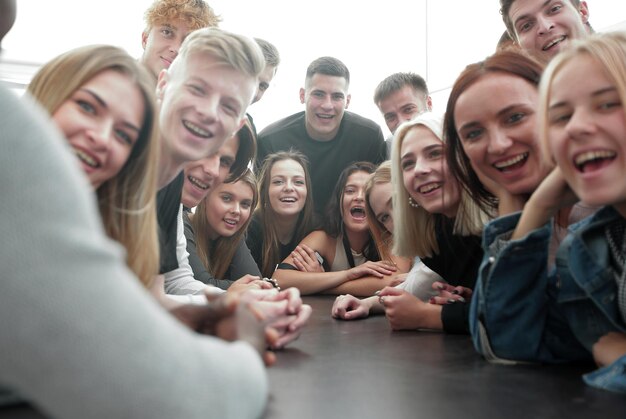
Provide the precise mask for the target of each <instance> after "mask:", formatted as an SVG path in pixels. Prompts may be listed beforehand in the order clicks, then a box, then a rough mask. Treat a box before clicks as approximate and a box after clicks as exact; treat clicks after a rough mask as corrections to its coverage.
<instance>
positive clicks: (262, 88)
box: [259, 83, 270, 92]
mask: <svg viewBox="0 0 626 419" xmlns="http://www.w3.org/2000/svg"><path fill="white" fill-rule="evenodd" d="M268 87H270V85H269V84H267V83H259V91H261V92H264V91H266V90H267V88H268Z"/></svg>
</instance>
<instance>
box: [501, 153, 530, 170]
mask: <svg viewBox="0 0 626 419" xmlns="http://www.w3.org/2000/svg"><path fill="white" fill-rule="evenodd" d="M527 160H528V152H526V153H522V154H518V155H517V156H513V157H511V158H510V159H506V160H502V161H499V162H497V163H494V165H493V167H495V168H496V169H498V170H499V171H501V172H510V171H512V170H515V169H519V168H520V167H522V166H523V165H524V164H526V161H527Z"/></svg>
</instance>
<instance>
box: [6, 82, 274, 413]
mask: <svg viewBox="0 0 626 419" xmlns="http://www.w3.org/2000/svg"><path fill="white" fill-rule="evenodd" d="M33 108H34V105H33V104H31V103H30V102H28V103H24V102H21V101H20V100H18V99H17V98H16V97H15V95H13V94H12V93H11V92H9V91H7V90H6V89H4V88H2V87H1V86H0V130H1V131H0V132H1V133H0V144H1V147H2V151H1V152H0V195H1V196H2V199H0V214H2V218H1V220H0V237H2V244H1V245H0V249H1V250H0V267H1V269H2V278H1V280H0V281H1V283H2V289H1V291H0V319H2V321H1V322H0V385H1V386H2V388H3V390H5V391H6V390H8V391H10V392H11V393H13V394H17V395H19V396H20V398H21V399H22V400H26V401H28V402H30V403H32V404H33V405H34V406H35V407H36V408H37V409H39V410H41V411H42V412H43V413H44V414H46V415H50V416H54V417H62V418H85V417H88V418H96V419H97V418H200V417H202V418H210V417H214V418H252V417H258V416H260V415H261V413H262V411H263V407H264V405H265V403H266V399H267V393H268V386H267V377H266V372H265V370H264V367H263V364H262V361H261V359H260V357H259V356H258V355H257V353H256V352H255V351H254V349H253V348H252V347H251V346H249V345H248V344H246V343H243V342H238V343H227V342H224V341H221V340H219V339H215V338H211V337H205V336H200V335H197V334H195V333H193V332H191V331H190V330H188V329H186V328H185V327H183V326H181V325H180V324H179V323H178V322H177V321H176V320H174V319H173V318H172V317H171V316H170V315H169V314H168V313H166V312H165V311H164V310H163V309H162V308H161V307H160V306H159V305H158V304H157V303H156V302H155V301H154V300H153V299H152V298H151V297H150V296H149V295H148V294H147V292H145V290H144V289H143V288H142V287H141V285H140V284H139V281H138V280H137V279H136V278H135V277H134V276H133V275H132V273H131V272H130V271H129V270H128V269H127V267H126V266H125V263H124V261H123V250H122V248H121V246H119V245H118V244H116V243H113V242H112V241H111V240H109V239H108V238H107V237H106V236H105V234H104V232H103V229H102V227H101V225H100V220H99V216H98V213H97V208H96V205H95V200H94V196H93V194H92V193H91V188H90V185H89V184H88V181H87V179H86V177H85V176H84V175H83V174H82V173H81V170H80V168H79V166H78V164H77V163H76V159H75V158H74V156H72V155H71V153H69V152H68V149H67V146H66V145H65V141H64V140H63V139H62V138H61V136H60V135H59V134H58V132H56V131H55V129H54V128H52V127H51V125H50V123H49V122H48V121H46V118H45V117H44V116H43V114H42V112H41V111H39V110H38V109H34V110H33ZM3 395H6V392H3ZM6 400H8V398H5V401H6Z"/></svg>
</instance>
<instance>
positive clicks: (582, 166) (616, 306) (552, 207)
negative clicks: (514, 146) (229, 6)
mask: <svg viewBox="0 0 626 419" xmlns="http://www.w3.org/2000/svg"><path fill="white" fill-rule="evenodd" d="M625 101H626V36H625V35H624V34H623V33H612V34H611V33H607V34H603V35H596V36H592V37H589V38H587V39H586V40H585V41H582V42H579V43H578V44H575V45H572V47H571V49H570V50H568V51H566V52H563V53H561V54H560V55H558V56H557V57H555V58H554V59H553V60H552V62H551V63H550V64H549V66H548V68H547V69H546V72H545V74H544V76H543V78H542V81H541V89H540V100H539V103H540V107H539V128H540V129H539V133H540V136H541V144H542V146H543V149H544V151H546V155H548V156H549V157H548V158H549V159H550V160H551V161H552V162H555V163H556V165H557V167H556V168H555V169H554V170H553V171H552V172H551V173H550V175H549V176H548V177H547V178H546V179H545V180H544V181H543V182H542V184H541V186H540V187H539V188H537V190H536V191H535V192H534V193H533V195H532V196H531V198H530V199H529V201H528V203H527V205H526V206H525V208H524V211H523V213H522V215H521V218H520V219H519V222H518V224H517V227H516V228H515V230H514V231H513V235H512V238H513V239H516V237H519V239H517V240H516V241H515V242H516V243H517V244H516V246H518V247H519V248H520V250H519V251H518V252H517V253H518V263H526V264H529V265H537V264H540V265H544V266H545V254H546V253H547V251H548V250H547V249H548V247H549V241H550V236H551V230H552V228H553V223H552V219H553V217H554V216H555V215H556V214H557V212H558V211H559V210H561V209H562V208H563V207H567V206H569V205H571V203H572V202H574V201H575V199H576V197H578V198H580V199H581V200H582V201H583V202H585V203H586V204H589V205H596V206H602V205H604V206H605V207H604V208H602V209H600V210H599V211H597V212H596V213H595V214H593V215H592V216H590V217H588V218H586V219H585V220H583V221H581V222H580V223H578V224H576V225H574V226H571V227H570V233H569V234H568V235H567V236H566V237H565V238H564V240H563V241H562V243H561V244H560V246H559V249H558V252H557V256H556V264H555V265H556V269H553V270H551V271H550V272H548V273H544V274H543V275H537V276H525V277H520V276H517V275H516V276H513V277H508V278H497V277H494V278H489V280H486V281H484V282H483V283H482V289H480V291H479V292H478V293H477V295H476V297H477V299H476V300H475V301H474V306H475V307H473V309H474V310H475V311H476V313H475V318H474V322H473V326H474V330H473V337H474V341H475V344H476V346H477V349H478V350H479V351H480V352H481V353H483V355H485V356H486V357H488V358H494V357H496V358H497V357H502V358H507V359H513V360H524V361H541V362H564V361H573V360H590V359H591V358H592V357H593V359H594V360H595V362H596V364H597V365H598V366H599V367H600V369H599V370H597V371H595V372H592V373H590V374H587V375H585V376H584V379H585V381H586V382H587V383H588V384H590V385H592V386H595V387H599V388H603V389H607V390H611V391H618V392H622V393H626V373H625V371H626V369H625V366H626V281H625V278H626V263H625V261H626V235H625V233H624V232H625V231H626V221H625V219H626V181H625V180H624V179H625V178H626V163H625V162H626V112H625V111H624V106H623V104H624V103H625ZM572 192H573V193H572ZM574 194H575V195H576V196H574ZM511 241H514V240H511ZM495 263H497V264H499V265H503V266H502V268H504V265H506V264H507V263H508V262H507V260H500V261H495ZM479 319H480V320H479ZM507 331H508V332H507ZM511 331H523V333H511Z"/></svg>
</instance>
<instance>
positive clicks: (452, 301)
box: [448, 298, 456, 304]
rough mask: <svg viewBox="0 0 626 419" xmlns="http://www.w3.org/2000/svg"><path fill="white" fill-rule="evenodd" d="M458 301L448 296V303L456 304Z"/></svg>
mask: <svg viewBox="0 0 626 419" xmlns="http://www.w3.org/2000/svg"><path fill="white" fill-rule="evenodd" d="M454 303H456V300H453V299H452V298H448V304H454Z"/></svg>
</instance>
